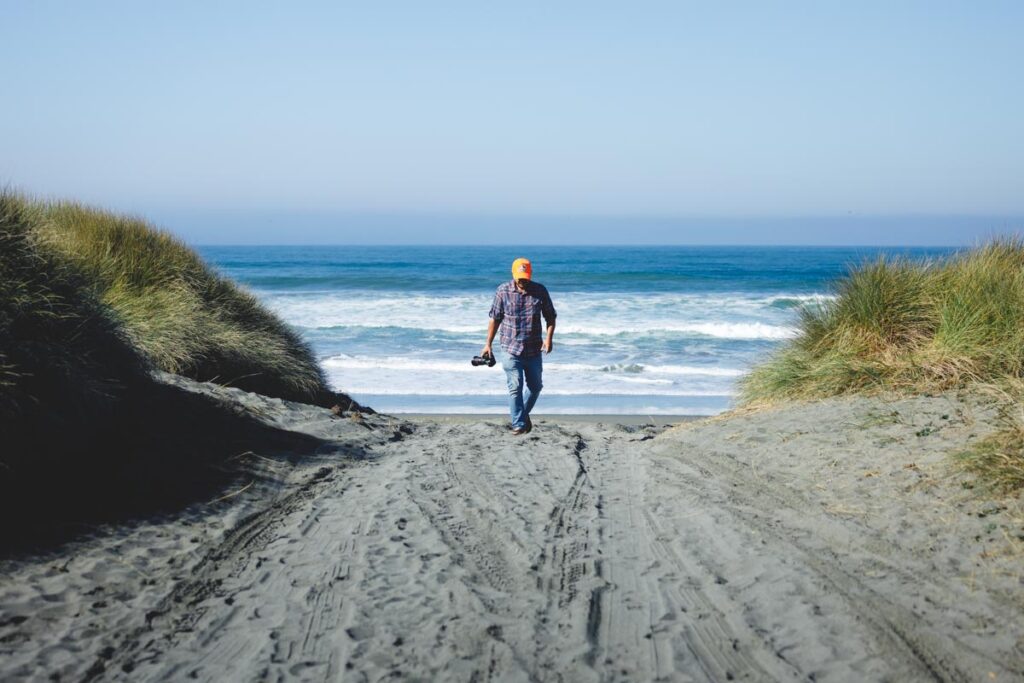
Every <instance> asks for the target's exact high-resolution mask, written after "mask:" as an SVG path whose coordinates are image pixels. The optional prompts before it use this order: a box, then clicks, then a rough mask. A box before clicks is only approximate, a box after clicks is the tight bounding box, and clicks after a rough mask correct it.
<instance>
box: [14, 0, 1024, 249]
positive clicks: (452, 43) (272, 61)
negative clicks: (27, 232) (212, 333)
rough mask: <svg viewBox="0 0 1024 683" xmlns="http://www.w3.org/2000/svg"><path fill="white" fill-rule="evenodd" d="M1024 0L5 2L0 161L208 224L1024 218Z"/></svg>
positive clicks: (350, 238) (489, 234)
mask: <svg viewBox="0 0 1024 683" xmlns="http://www.w3.org/2000/svg"><path fill="white" fill-rule="evenodd" d="M1021 35H1024V3H1020V2H982V3H978V2H961V3H948V2H856V3H853V2H844V3H839V2H785V3H769V2H723V3H686V2H665V3H657V2H636V3H621V2H615V3H610V2H609V3H603V2H593V1H592V2H578V3H576V2H559V3H531V2H520V3H507V4H506V6H505V7H500V8H499V7H493V6H488V5H487V4H485V3H468V2H466V3H460V2H434V3H422V2H417V3H414V2H407V3H401V2H384V3H360V4H358V5H356V4H355V3H339V2H322V3H321V2H303V3H300V2H297V3H259V2H251V1H250V2H238V3H230V2H203V3H187V2H181V3H139V2H101V3H78V2H63V3H60V2H13V1H8V0H0V61H2V63H3V64H4V65H5V69H4V86H5V90H6V97H5V98H4V100H5V101H4V104H3V106H0V182H3V183H5V184H7V185H9V186H12V187H15V188H18V189H21V190H24V191H27V192H30V193H35V194H39V195H44V196H55V197H73V198H79V199H82V200H85V201H88V202H91V203H96V204H101V205H103V206H107V207H111V208H115V209H119V210H127V211H133V212H136V213H140V214H143V215H145V216H148V217H150V218H152V219H154V220H155V221H156V222H158V223H159V224H161V225H163V226H164V227H167V228H169V229H171V230H172V231H174V232H176V233H178V234H180V235H182V236H184V237H185V238H187V239H189V240H190V241H192V242H197V243H298V242H306V243H336V242H340V243H389V242H406V243H408V242H421V243H439V242H448V243H452V242H456V243H457V242H471V243H509V242H515V241H518V240H523V241H527V242H533V243H538V242H548V243H550V242H556V243H570V242H573V243H621V242H628V241H633V240H636V241H640V242H647V243H652V242H653V243H667V242H680V243H705V244H706V243H769V244H771V243H823V244H858V243H860V244H864V243H872V244H893V243H904V244H963V243H970V242H973V241H975V240H977V239H979V238H982V237H984V236H987V235H989V234H993V233H998V232H1006V231H1012V230H1015V229H1018V228H1024V218H1022V217H1024V83H1022V76H1021V74H1022V73H1024V47H1022V45H1024V41H1021V40H1020V36H1021Z"/></svg>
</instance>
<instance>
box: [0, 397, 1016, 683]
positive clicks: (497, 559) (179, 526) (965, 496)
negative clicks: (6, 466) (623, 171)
mask: <svg viewBox="0 0 1024 683" xmlns="http://www.w3.org/2000/svg"><path fill="white" fill-rule="evenodd" d="M168 381H171V382H174V383H175V384H176V385H178V386H180V387H183V388H186V389H188V390H190V391H195V392H199V393H203V394H206V395H208V396H213V397H216V398H217V400H219V401H223V402H225V403H226V404H229V405H230V406H232V407H233V408H234V409H236V410H238V411H242V412H245V413H246V414H249V415H253V416H256V417H258V418H259V419H260V420H262V421H263V422H264V423H265V424H266V425H268V426H270V427H273V428H275V429H279V430H283V431H288V432H299V433H303V434H307V435H310V436H313V437H315V438H316V439H318V440H319V442H320V446H319V447H318V448H316V452H315V453H314V454H312V455H305V456H303V457H302V458H298V457H294V455H295V454H289V453H261V454H258V455H256V454H247V455H241V456H240V457H239V458H237V461H236V465H237V477H236V481H235V482H234V483H233V484H232V486H231V487H230V488H229V489H226V490H225V491H224V492H223V493H221V494H220V495H218V496H217V498H218V499H219V500H211V501H208V502H204V503H200V504H195V505H192V506H191V507H189V508H187V509H185V510H182V511H180V512H179V513H175V514H173V515H167V516H164V517H162V518H159V519H148V520H141V521H135V522H132V523H130V524H121V525H117V526H105V527H96V528H94V529H92V530H91V531H90V533H89V534H88V535H87V536H83V537H80V538H79V539H77V540H74V541H72V542H69V543H66V544H64V545H62V546H61V547H59V548H55V549H52V550H51V551H48V552H43V553H38V554H35V555H32V556H22V557H17V558H9V559H7V560H5V561H4V562H3V563H2V564H0V679H3V680H19V679H25V680H29V679H32V680H35V679H47V678H53V679H54V680H131V681H149V680H188V679H196V680H206V681H224V680H380V679H383V678H392V677H393V678H397V679H407V678H408V679H423V680H455V681H483V680H503V681H504V680H508V681H519V680H522V681H531V680H539V681H548V680H566V681H591V680H592V681H601V680H623V681H626V680H628V681H637V680H666V681H675V680H679V681H690V680H695V681H723V680H749V681H765V680H816V681H869V680H870V681H876V680H893V681H918V680H920V681H931V680H950V681H977V680H1006V681H1008V680H1019V679H1020V677H1021V676H1024V583H1022V581H1024V579H1022V574H1024V562H1022V558H1024V548H1022V546H1024V526H1022V524H1024V521H1022V520H1024V516H1022V514H1021V506H1020V499H1019V498H1018V499H1011V500H1002V501H998V502H985V501H984V499H983V498H981V497H979V496H978V495H977V494H976V493H975V492H973V491H971V490H969V489H968V488H966V487H969V486H970V485H971V482H970V481H969V479H968V478H967V477H966V476H965V475H963V474H960V473H957V472H955V471H954V470H952V469H951V468H950V467H949V461H948V457H947V454H948V453H949V452H950V451H954V450H956V449H958V448H961V447H963V446H964V445H965V444H967V443H969V442H970V441H971V440H972V439H975V438H978V437H980V436H983V435H985V434H987V433H990V432H991V431H992V430H993V429H994V428H995V411H994V409H993V408H992V407H990V406H988V405H987V404H986V403H984V402H983V401H982V400H980V399H976V398H965V397H958V396H956V395H952V394H948V395H939V396H932V397H920V398H913V399H899V400H885V399H878V398H872V399H866V398H854V399H842V400H828V401H821V402H817V403H813V404H801V405H791V406H788V407H785V408H780V409H775V410H770V411H762V412H753V413H749V414H738V415H733V416H730V417H728V418H712V419H709V420H699V421H689V422H686V423H685V424H682V425H681V426H677V427H666V425H665V424H664V422H663V421H662V422H658V423H650V422H651V421H649V420H644V419H636V418H634V419H631V420H628V421H625V420H620V421H621V422H628V424H616V420H615V418H612V417H610V416H593V417H586V418H579V419H577V418H575V417H573V418H570V417H567V416H550V417H540V416H538V419H537V420H536V425H535V429H534V431H533V432H532V433H531V434H529V435H527V436H522V437H516V436H513V435H511V434H509V433H508V431H507V429H506V427H505V424H504V421H503V420H502V419H501V418H500V417H498V416H486V417H480V416H404V417H401V418H399V417H390V416H386V415H351V414H349V415H342V416H336V415H332V414H331V412H330V411H327V410H322V409H318V408H314V407H311V406H304V405H300V404H293V403H288V402H284V401H279V400H273V399H267V398H265V397H261V396H257V395H254V394H247V393H245V392H242V391H238V390H233V389H223V388H218V387H215V386H212V385H205V384H197V383H193V382H188V381H186V380H182V379H175V378H169V379H168Z"/></svg>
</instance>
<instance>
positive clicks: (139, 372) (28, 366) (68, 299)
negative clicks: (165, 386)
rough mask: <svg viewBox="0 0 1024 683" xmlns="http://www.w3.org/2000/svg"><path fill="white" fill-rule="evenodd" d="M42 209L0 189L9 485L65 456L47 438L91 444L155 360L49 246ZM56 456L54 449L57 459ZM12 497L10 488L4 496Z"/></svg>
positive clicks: (2, 458)
mask: <svg viewBox="0 0 1024 683" xmlns="http://www.w3.org/2000/svg"><path fill="white" fill-rule="evenodd" d="M40 218H41V209H40V207H38V206H35V205H33V204H31V203H30V202H28V201H26V200H25V199H23V198H21V197H18V196H16V195H13V194H10V193H3V194H0V445H2V447H0V475H3V476H0V482H2V483H3V484H4V486H3V487H0V488H4V489H6V485H7V484H11V485H13V483H12V482H16V481H18V480H19V478H21V480H24V479H25V478H27V479H32V478H33V475H32V474H29V472H32V473H43V474H45V473H46V472H47V471H48V470H50V468H51V466H52V465H55V464H59V463H60V462H61V456H60V455H58V454H55V453H54V451H55V450H56V449H47V448H45V447H40V443H41V442H44V441H46V440H48V439H50V440H53V439H63V438H67V439H72V440H76V441H77V442H85V441H89V440H90V438H92V437H93V436H95V435H96V434H97V430H100V429H102V425H103V424H105V423H108V422H109V421H110V419H111V418H112V416H113V415H114V413H115V412H116V410H117V409H118V407H119V406H120V405H121V402H122V401H123V399H124V396H125V395H126V393H127V392H128V391H130V389H131V388H132V387H133V386H138V385H139V384H141V383H144V382H147V381H148V373H147V370H148V363H147V360H146V359H145V357H144V356H143V355H142V354H140V353H138V351H137V350H136V349H135V347H134V346H133V345H132V344H131V342H130V340H129V339H128V337H127V335H125V334H124V331H123V329H122V328H121V327H120V326H119V325H118V324H117V323H116V321H114V320H112V319H111V318H110V316H109V315H108V311H107V308H106V307H105V306H104V305H103V304H102V302H100V301H99V300H98V299H97V298H96V297H95V296H94V295H93V293H92V291H91V288H90V287H89V283H88V281H87V279H86V278H85V277H83V275H82V274H81V273H80V272H79V271H78V270H77V269H76V268H74V267H72V266H71V265H70V264H68V263H67V262H66V261H65V260H63V259H61V258H59V257H58V256H57V255H55V254H53V253H51V252H49V251H48V250H46V249H44V248H41V247H40V245H39V241H38V235H37V234H36V233H35V231H34V228H35V226H36V225H37V224H38V222H39V220H40ZM50 456H53V458H51V457H50ZM0 496H3V497H7V493H6V491H5V493H3V494H0Z"/></svg>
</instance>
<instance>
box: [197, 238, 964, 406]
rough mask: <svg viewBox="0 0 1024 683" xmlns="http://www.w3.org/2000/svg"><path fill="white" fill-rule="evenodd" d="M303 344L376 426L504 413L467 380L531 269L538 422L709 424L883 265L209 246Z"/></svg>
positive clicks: (493, 388) (773, 252) (733, 256)
mask: <svg viewBox="0 0 1024 683" xmlns="http://www.w3.org/2000/svg"><path fill="white" fill-rule="evenodd" d="M200 251H201V252H202V253H203V255H204V257H205V258H206V259H207V260H208V261H209V262H210V263H211V264H213V265H214V266H215V267H217V268H218V269H219V270H220V271H221V272H222V273H223V274H225V275H226V276H228V277H231V278H232V279H234V280H237V281H239V282H241V283H243V284H244V285H246V286H247V287H249V288H250V289H251V290H252V291H253V292H254V293H255V294H256V295H257V296H258V297H259V298H260V299H261V300H263V301H264V302H265V303H266V304H267V305H269V306H270V307H271V308H272V309H273V310H274V311H276V312H277V313H278V314H280V315H281V316H282V317H283V318H284V319H285V320H286V321H288V322H289V323H291V324H292V325H294V326H295V327H296V328H297V329H298V330H299V331H300V332H301V333H302V334H303V336H305V338H306V339H307V340H308V341H309V342H310V343H311V344H312V346H313V348H314V350H315V351H316V353H317V356H318V357H319V358H320V360H321V362H322V364H323V366H324V369H325V370H326V372H327V374H328V376H329V378H330V379H331V382H332V383H333V384H334V386H335V387H336V388H337V389H339V390H342V391H346V392H348V393H350V394H352V395H353V397H355V398H356V399H357V400H359V401H362V402H365V403H368V404H369V405H371V406H373V407H374V408H376V409H378V410H382V411H385V412H396V413H397V412H437V413H443V412H490V413H501V412H503V411H504V410H505V405H506V399H505V388H504V375H503V373H502V372H501V370H500V368H499V367H495V368H486V367H480V368H476V367H473V366H471V365H470V363H469V360H470V358H471V357H472V356H474V355H475V354H477V353H479V351H480V348H481V346H482V345H483V342H484V338H485V332H486V329H487V311H488V309H489V307H490V303H491V298H492V296H493V294H494V289H495V287H497V285H498V284H499V283H500V282H502V281H503V280H505V279H508V278H510V272H509V268H510V267H511V264H512V261H513V260H514V259H515V258H516V257H519V256H525V257H527V258H529V259H531V260H532V261H533V266H534V271H533V272H534V279H535V280H536V281H538V282H541V283H543V284H544V285H546V286H547V287H548V289H549V291H550V292H551V295H552V299H553V300H554V303H555V307H556V308H557V310H558V324H557V328H556V333H555V350H554V352H553V353H552V354H550V355H548V356H546V357H545V359H544V362H545V372H544V383H545V388H544V393H543V395H542V398H541V399H540V402H539V403H538V407H537V411H538V412H542V413H634V414H651V415H654V414H671V415H680V414H686V415H707V414H714V413H717V412H720V411H722V410H724V409H726V408H728V407H729V406H730V405H731V401H732V398H733V396H734V394H735V385H736V381H737V379H739V378H740V377H742V375H743V374H744V373H745V372H747V371H748V370H749V368H750V367H751V366H752V365H753V364H754V363H757V362H758V361H760V360H761V359H763V358H764V357H765V356H766V355H767V354H769V353H770V352H771V351H772V350H773V349H775V348H776V347H777V346H778V345H779V344H780V343H782V342H783V341H784V340H786V339H788V338H790V337H791V336H792V335H793V333H794V325H795V322H796V317H797V311H798V309H799V307H800V306H802V305H814V304H815V303H816V302H820V301H823V300H825V299H826V298H828V297H829V296H831V289H830V282H832V281H833V280H834V279H835V278H837V277H839V276H841V275H842V274H843V273H844V272H845V270H846V269H847V268H848V267H849V266H850V265H854V264H857V263H860V262H862V261H863V260H865V259H873V258H877V256H878V255H879V254H882V253H885V254H899V255H901V256H906V257H910V258H937V257H942V256H944V255H946V254H948V253H949V251H950V250H948V249H934V248H928V249H924V248H907V249H892V248H887V249H872V248H864V247H857V248H816V247H774V248H763V247H637V248H622V247H526V248H518V247H517V248H513V247H343V246H330V247H203V248H201V249H200Z"/></svg>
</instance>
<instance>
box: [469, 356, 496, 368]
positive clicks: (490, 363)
mask: <svg viewBox="0 0 1024 683" xmlns="http://www.w3.org/2000/svg"><path fill="white" fill-rule="evenodd" d="M469 362H470V363H472V364H473V365H474V366H476V365H486V366H487V367H489V368H493V367H494V364H495V363H497V362H498V361H496V360H494V356H493V355H491V354H487V355H486V356H473V360H471V361H469Z"/></svg>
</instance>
